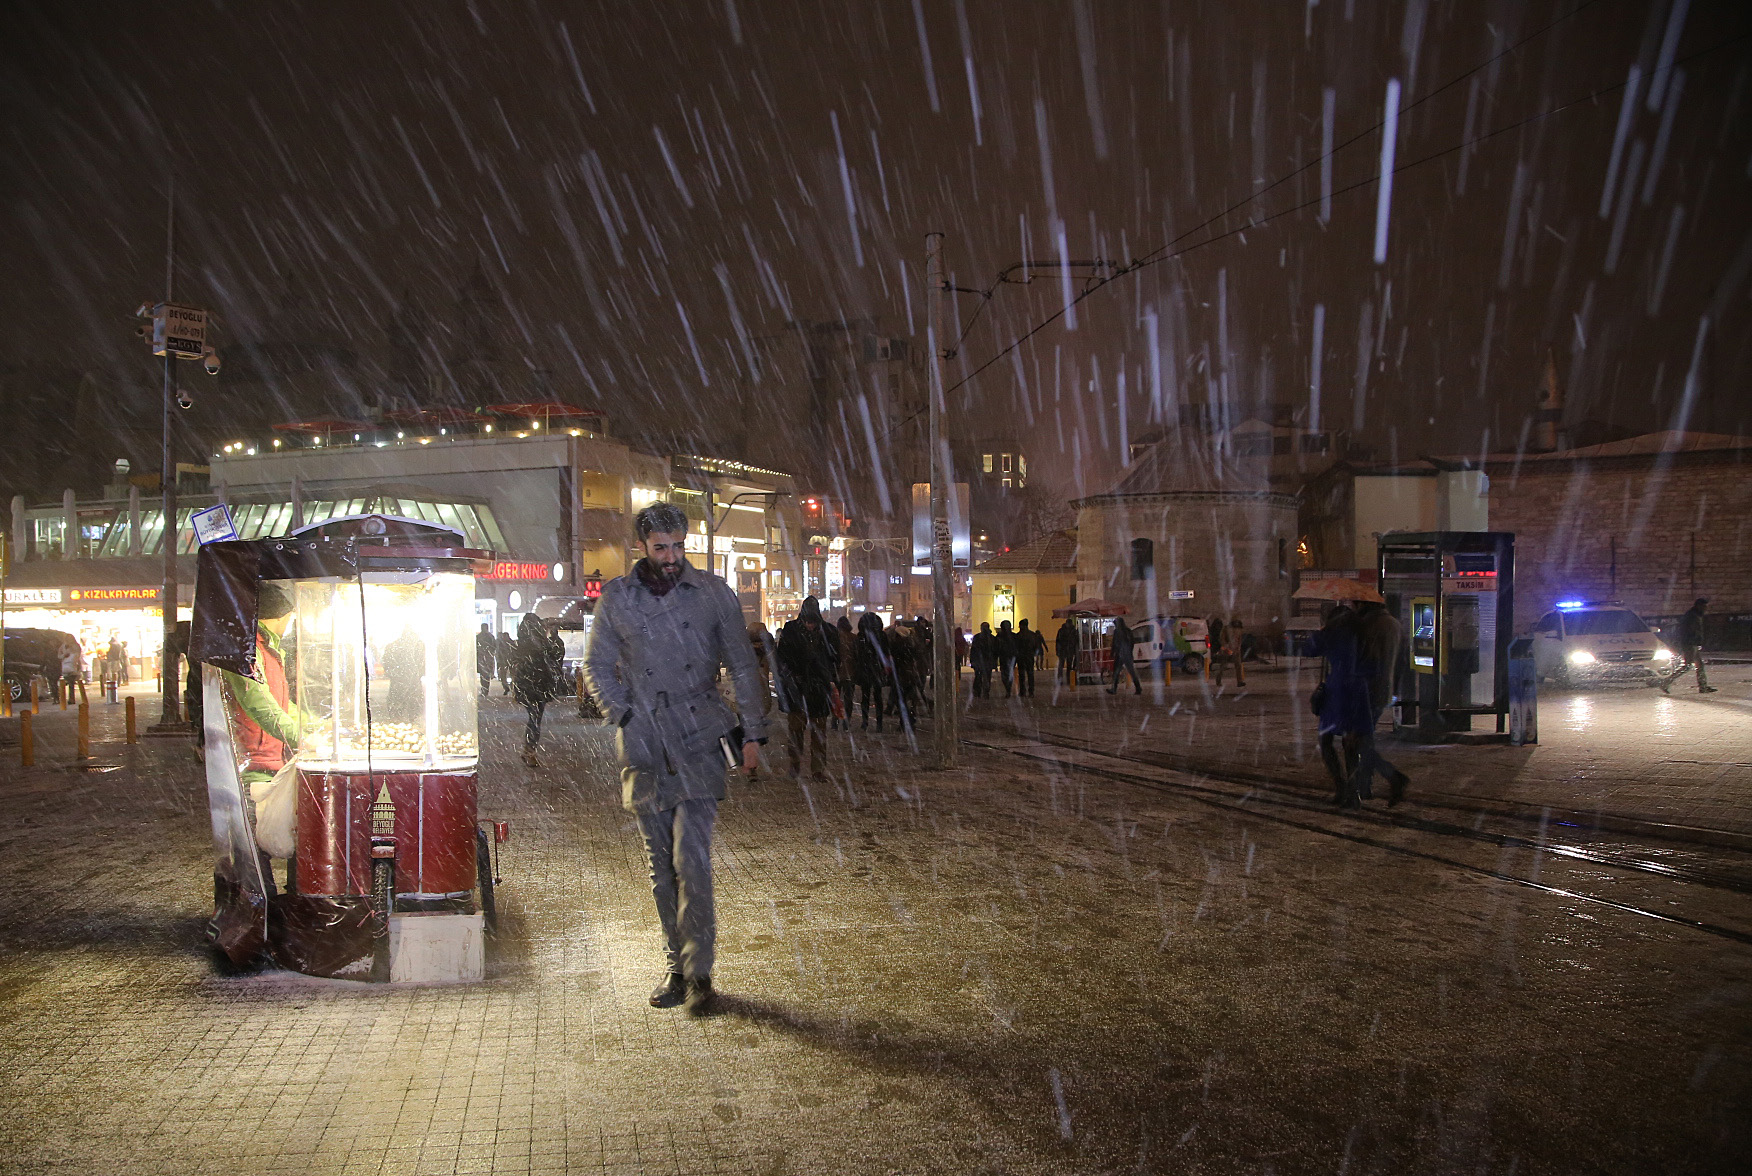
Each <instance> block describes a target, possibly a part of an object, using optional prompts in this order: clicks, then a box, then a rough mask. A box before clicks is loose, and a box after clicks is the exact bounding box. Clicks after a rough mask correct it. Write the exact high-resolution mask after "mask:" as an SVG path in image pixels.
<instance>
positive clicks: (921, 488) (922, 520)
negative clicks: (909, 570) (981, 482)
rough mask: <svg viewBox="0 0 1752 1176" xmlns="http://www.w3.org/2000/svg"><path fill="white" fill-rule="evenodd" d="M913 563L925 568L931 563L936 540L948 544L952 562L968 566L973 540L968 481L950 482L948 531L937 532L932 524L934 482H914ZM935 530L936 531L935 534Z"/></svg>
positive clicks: (961, 566)
mask: <svg viewBox="0 0 1752 1176" xmlns="http://www.w3.org/2000/svg"><path fill="white" fill-rule="evenodd" d="M912 492H913V526H912V541H913V565H914V566H915V567H926V566H928V565H929V564H930V562H931V546H932V543H933V541H934V542H936V543H938V544H944V545H947V546H948V547H949V550H950V553H951V560H952V565H953V566H954V567H958V568H964V567H967V566H968V565H969V564H970V563H971V562H972V555H973V543H972V536H971V535H970V534H969V532H968V525H967V483H966V482H952V483H950V485H949V533H948V534H947V535H944V534H942V533H941V532H940V531H937V530H936V529H935V528H933V527H932V525H931V484H930V483H929V482H914V483H913V488H912ZM934 532H935V533H934Z"/></svg>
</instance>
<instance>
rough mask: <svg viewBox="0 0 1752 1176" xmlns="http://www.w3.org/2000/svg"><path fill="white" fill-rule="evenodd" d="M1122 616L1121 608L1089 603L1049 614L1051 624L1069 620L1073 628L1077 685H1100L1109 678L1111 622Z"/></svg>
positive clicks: (1122, 609) (1108, 604)
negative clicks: (1050, 615)
mask: <svg viewBox="0 0 1752 1176" xmlns="http://www.w3.org/2000/svg"><path fill="white" fill-rule="evenodd" d="M1125 613H1126V608H1125V606H1124V605H1123V604H1114V603H1112V602H1110V601H1106V600H1092V599H1091V600H1079V601H1078V602H1077V603H1075V604H1072V605H1068V606H1067V607H1065V608H1055V609H1053V610H1052V616H1053V619H1054V620H1055V621H1056V620H1062V619H1064V618H1065V617H1070V618H1071V620H1072V621H1073V622H1074V623H1075V624H1076V626H1077V679H1078V681H1082V682H1101V681H1105V680H1106V679H1107V678H1109V677H1111V676H1112V675H1113V618H1114V617H1123V616H1124V615H1125ZM1046 637H1047V641H1048V642H1049V643H1050V642H1051V641H1052V640H1053V638H1052V636H1051V635H1050V634H1048V635H1046Z"/></svg>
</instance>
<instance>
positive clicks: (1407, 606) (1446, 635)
mask: <svg viewBox="0 0 1752 1176" xmlns="http://www.w3.org/2000/svg"><path fill="white" fill-rule="evenodd" d="M1377 559H1378V566H1377V570H1378V572H1379V574H1380V591H1381V596H1382V598H1383V599H1384V600H1385V601H1386V602H1387V609H1388V611H1389V612H1391V613H1393V614H1394V615H1395V616H1397V617H1398V618H1399V622H1400V624H1401V625H1402V626H1404V629H1405V638H1406V640H1405V646H1404V649H1403V657H1404V660H1403V662H1402V664H1401V665H1400V667H1399V673H1398V675H1397V677H1396V683H1397V686H1396V691H1395V692H1396V693H1397V694H1398V696H1399V699H1400V706H1399V714H1398V716H1397V718H1396V719H1395V725H1396V726H1406V727H1414V728H1416V730H1417V733H1418V735H1419V736H1420V737H1424V738H1430V739H1440V738H1442V737H1443V736H1445V735H1448V734H1449V733H1451V732H1456V731H1470V730H1471V729H1472V720H1473V716H1475V715H1495V716H1496V729H1497V731H1498V732H1503V731H1506V730H1507V726H1506V724H1507V722H1508V714H1509V643H1510V641H1511V640H1512V638H1513V637H1514V630H1515V537H1514V535H1513V534H1511V533H1510V532H1507V531H1425V532H1403V533H1389V534H1386V535H1383V536H1381V538H1380V540H1379V544H1378V555H1377Z"/></svg>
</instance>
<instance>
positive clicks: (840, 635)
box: [829, 614, 858, 731]
mask: <svg viewBox="0 0 1752 1176" xmlns="http://www.w3.org/2000/svg"><path fill="white" fill-rule="evenodd" d="M833 636H834V640H835V641H836V642H837V643H838V647H839V662H838V664H837V666H836V669H835V672H836V673H837V674H838V675H839V692H840V700H841V702H842V704H843V709H844V710H845V712H846V717H845V718H843V719H842V718H839V717H837V716H835V718H834V719H833V721H832V722H831V723H830V724H829V725H830V726H832V727H835V728H838V727H840V726H844V727H845V729H846V730H847V731H850V730H851V729H852V653H853V651H854V648H855V647H856V645H857V641H858V637H857V634H855V633H853V632H852V622H851V619H850V618H849V617H846V616H845V615H843V614H842V615H841V616H840V619H839V623H838V624H837V625H835V626H834V632H833Z"/></svg>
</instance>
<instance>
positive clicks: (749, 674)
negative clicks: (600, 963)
mask: <svg viewBox="0 0 1752 1176" xmlns="http://www.w3.org/2000/svg"><path fill="white" fill-rule="evenodd" d="M635 524H636V526H637V528H638V532H639V543H640V544H641V546H643V547H644V549H645V558H643V559H641V560H640V561H639V562H638V563H636V564H635V565H633V570H632V571H631V572H630V573H629V574H627V575H625V576H620V577H617V578H616V579H613V580H610V581H609V582H608V583H607V584H605V585H603V588H602V599H601V600H599V601H598V602H597V605H596V621H595V623H594V625H592V627H591V633H590V648H589V651H588V652H587V653H586V654H585V657H584V674H585V678H586V680H587V681H588V683H589V686H590V691H591V693H592V694H593V695H594V696H595V698H596V700H597V702H598V704H599V705H600V706H601V707H602V711H603V713H604V714H605V715H606V716H607V717H608V719H609V721H610V722H613V723H615V724H616V725H617V727H618V728H619V729H618V731H617V732H616V735H615V751H616V753H617V755H618V756H619V759H620V773H621V803H622V804H623V805H624V806H625V807H626V809H627V810H628V811H629V812H631V813H633V814H634V815H635V816H637V818H638V821H639V832H640V833H641V834H642V835H643V836H644V839H645V851H646V855H647V857H648V858H649V860H650V864H651V892H652V894H653V895H654V896H655V898H656V900H657V917H658V919H659V920H660V921H661V922H662V924H663V937H664V941H665V946H666V949H667V951H668V957H669V971H668V974H667V975H666V976H665V977H664V979H663V983H661V984H659V985H658V986H657V990H656V991H655V992H653V993H652V994H651V1003H652V1004H653V1005H655V1006H656V1007H657V1008H671V1007H673V1006H675V1005H678V1004H683V1003H685V1004H686V1005H687V1008H688V1011H689V1012H691V1013H695V1014H700V1013H704V1012H707V1011H709V1008H710V1005H711V1001H712V962H713V950H714V946H715V944H716V941H717V933H718V926H717V919H716V917H715V915H714V913H713V910H712V824H713V821H714V820H715V819H716V817H717V815H718V802H719V801H720V800H723V799H724V772H725V768H726V764H725V756H724V754H723V751H722V750H721V748H720V745H719V740H720V739H725V738H729V739H732V740H735V741H738V742H739V744H740V746H739V747H733V750H735V751H739V752H740V756H741V760H742V766H743V767H744V768H746V769H747V770H749V771H751V772H752V771H754V769H755V768H756V767H758V766H759V753H760V747H759V745H760V744H762V743H765V742H766V727H765V720H764V719H763V718H762V715H761V711H762V707H761V684H760V672H759V670H758V668H757V667H756V664H755V659H754V651H753V648H752V647H751V646H750V645H749V642H748V633H747V631H746V630H745V629H744V628H743V626H742V610H741V607H740V606H739V605H738V604H737V602H736V595H735V593H733V592H732V591H731V590H730V587H729V585H727V584H725V583H724V581H723V580H721V579H719V578H718V577H717V576H714V575H712V574H711V573H709V572H702V571H700V570H699V569H698V568H695V567H693V566H692V565H691V564H689V563H688V562H687V560H686V559H685V558H684V556H683V554H682V552H683V550H684V546H683V545H684V544H685V542H686V540H687V516H685V515H684V514H682V512H681V511H680V510H679V509H677V508H676V507H674V506H671V505H670V504H668V503H656V504H654V505H652V506H648V507H646V508H645V509H644V510H641V511H640V512H639V514H638V517H637V519H636V520H635ZM720 665H722V666H725V667H727V668H728V669H729V671H730V680H731V682H732V684H733V685H734V686H735V689H736V706H737V709H738V710H739V711H741V712H742V720H741V724H740V725H738V723H737V719H736V716H735V715H733V714H732V713H731V711H730V708H729V707H728V706H727V705H725V703H724V699H723V696H722V695H720V694H719V693H718V686H717V677H718V667H719V666H720Z"/></svg>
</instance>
